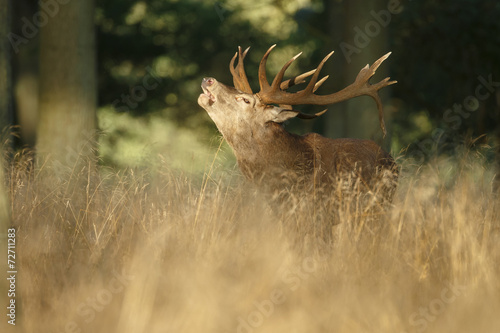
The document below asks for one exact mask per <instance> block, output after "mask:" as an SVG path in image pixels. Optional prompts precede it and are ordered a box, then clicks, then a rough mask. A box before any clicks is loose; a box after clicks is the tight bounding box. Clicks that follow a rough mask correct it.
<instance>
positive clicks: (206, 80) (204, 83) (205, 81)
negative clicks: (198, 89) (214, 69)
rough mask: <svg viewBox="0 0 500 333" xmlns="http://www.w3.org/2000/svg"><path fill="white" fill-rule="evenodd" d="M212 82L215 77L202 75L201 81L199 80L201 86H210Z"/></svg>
mask: <svg viewBox="0 0 500 333" xmlns="http://www.w3.org/2000/svg"><path fill="white" fill-rule="evenodd" d="M214 83H215V79H214V78H213V77H204V78H203V81H202V82H201V84H202V86H205V87H210V86H211V85H212V84H214Z"/></svg>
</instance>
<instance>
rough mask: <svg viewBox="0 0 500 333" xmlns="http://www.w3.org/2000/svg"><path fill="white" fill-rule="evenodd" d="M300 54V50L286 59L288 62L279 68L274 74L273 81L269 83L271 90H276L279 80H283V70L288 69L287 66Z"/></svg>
mask: <svg viewBox="0 0 500 333" xmlns="http://www.w3.org/2000/svg"><path fill="white" fill-rule="evenodd" d="M301 54H302V52H300V53H299V54H297V55H296V56H295V57H293V58H292V59H290V60H288V62H287V63H286V64H285V65H284V66H283V67H282V68H281V70H280V71H279V72H278V74H276V76H275V77H274V80H273V83H272V84H271V90H278V89H279V88H280V86H281V81H283V76H284V75H285V71H286V70H287V69H288V67H290V65H291V64H292V62H294V61H295V60H296V59H297V58H298V57H300V55H301Z"/></svg>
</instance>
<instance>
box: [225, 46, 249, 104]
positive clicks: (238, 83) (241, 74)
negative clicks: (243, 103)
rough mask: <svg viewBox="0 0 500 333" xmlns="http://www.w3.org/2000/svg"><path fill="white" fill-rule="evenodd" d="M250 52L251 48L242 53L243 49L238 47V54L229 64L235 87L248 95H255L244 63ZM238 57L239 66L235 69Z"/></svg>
mask: <svg viewBox="0 0 500 333" xmlns="http://www.w3.org/2000/svg"><path fill="white" fill-rule="evenodd" d="M249 50H250V47H247V48H246V50H245V51H244V52H243V53H242V52H241V47H240V46H238V52H236V53H235V54H234V56H233V58H232V59H231V62H230V63H229V70H230V71H231V74H232V75H233V83H234V87H235V88H236V89H239V90H241V91H243V92H246V93H247V94H253V91H252V88H251V87H250V83H248V78H247V75H246V73H245V67H244V63H243V61H244V59H245V56H246V55H247V53H248V51H249ZM236 57H238V65H236V68H235V67H234V61H235V60H236Z"/></svg>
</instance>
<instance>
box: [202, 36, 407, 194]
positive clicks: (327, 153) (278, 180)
mask: <svg viewBox="0 0 500 333" xmlns="http://www.w3.org/2000/svg"><path fill="white" fill-rule="evenodd" d="M274 47H275V45H273V46H271V47H270V48H269V50H267V52H266V53H265V54H264V56H263V58H262V60H261V62H260V65H259V73H258V74H259V84H260V91H259V92H258V93H256V94H254V93H253V92H252V89H251V88H250V84H249V82H248V79H247V76H246V74H245V69H244V65H243V61H244V59H245V56H246V54H247V52H248V50H249V48H247V49H246V50H245V51H244V52H242V50H241V48H238V52H237V53H236V54H235V55H234V57H233V58H232V60H231V62H230V66H229V69H230V71H231V74H232V76H233V82H234V88H233V87H230V86H226V85H224V84H222V83H220V82H219V81H217V80H216V79H214V78H204V79H203V81H202V84H201V87H202V89H203V93H202V94H201V95H200V97H199V98H198V104H199V105H200V106H201V107H203V108H204V109H205V110H206V111H207V112H208V114H209V116H210V117H211V118H212V120H213V121H214V122H215V125H216V126H217V128H218V129H219V131H220V132H221V133H222V135H223V136H224V138H225V139H226V140H227V142H228V143H229V145H230V146H231V147H232V149H233V151H234V154H235V155H236V159H237V161H238V166H239V167H240V169H241V171H242V173H243V174H244V175H245V176H246V178H247V179H249V180H251V181H252V182H254V183H257V184H258V185H263V186H265V187H268V188H270V189H271V190H272V191H278V192H282V191H289V190H290V188H291V187H295V188H298V189H299V190H301V191H303V190H305V189H313V188H314V189H318V188H322V189H323V193H332V192H331V191H333V190H334V189H338V188H339V187H338V186H336V185H339V184H340V185H341V187H342V188H345V187H346V186H349V184H350V185H353V184H356V183H357V184H358V185H360V186H361V187H362V188H364V189H365V191H364V192H368V191H371V190H372V189H373V188H375V186H376V185H377V184H379V183H380V181H381V180H384V182H385V183H386V185H385V187H386V188H385V190H384V193H386V194H384V197H385V199H389V200H391V197H392V193H393V192H394V189H395V186H396V181H397V177H398V176H397V174H398V171H397V167H396V164H395V162H394V160H393V158H392V157H391V156H390V155H389V154H388V153H386V152H385V151H383V150H382V148H381V147H380V146H378V145H377V144H376V143H375V142H373V141H370V140H360V139H335V140H334V139H329V138H325V137H323V136H321V135H319V134H316V133H310V134H306V135H304V136H299V135H295V134H291V133H289V132H287V131H286V130H285V129H284V128H283V125H282V124H283V122H284V121H286V120H288V119H291V118H293V117H298V118H302V119H311V118H315V117H317V116H320V115H321V114H323V113H324V112H325V111H326V110H324V111H322V112H319V113H316V114H314V115H308V114H304V113H301V112H299V111H295V110H293V109H292V105H299V104H300V105H305V104H314V105H327V104H333V103H338V102H341V101H345V100H347V99H350V98H353V97H357V96H361V95H368V96H371V97H372V98H373V99H374V100H375V102H376V104H377V107H378V111H379V118H380V127H381V128H382V131H383V132H384V135H385V126H384V121H383V110H382V102H381V101H380V97H379V95H378V90H379V89H381V88H383V87H386V86H388V85H391V84H394V83H396V81H389V80H390V78H385V79H384V80H382V81H381V82H379V83H376V84H370V83H368V80H369V79H370V78H371V77H372V76H373V74H375V71H376V70H377V68H378V67H379V66H380V64H381V63H382V62H383V61H384V60H385V59H387V57H389V55H390V53H388V54H386V55H384V56H383V57H381V58H380V59H378V60H377V61H376V62H375V63H374V64H373V65H372V66H368V65H366V67H364V68H363V69H361V71H360V72H359V74H358V76H357V77H356V79H355V81H354V83H352V84H351V85H349V86H348V87H346V88H344V89H342V90H341V91H339V92H336V93H333V94H329V95H315V94H314V92H315V91H316V89H317V88H318V87H319V86H320V85H321V84H322V83H323V82H324V81H325V80H326V79H327V77H328V76H326V77H324V78H322V79H321V80H319V81H318V77H319V73H320V70H321V68H322V67H323V65H324V63H325V62H326V60H327V59H328V58H329V57H330V56H331V55H332V53H333V52H332V53H330V54H328V55H327V56H326V57H325V58H324V59H323V60H322V61H321V63H320V64H319V66H318V67H317V69H315V70H312V71H310V72H307V73H304V74H301V75H299V76H296V77H294V78H291V79H289V80H286V81H283V76H284V74H285V71H286V69H287V68H288V67H289V66H290V64H291V63H292V62H293V61H294V60H295V59H297V58H298V57H299V56H300V54H301V53H299V54H298V55H297V56H295V57H293V58H292V59H290V61H288V62H287V63H286V64H285V65H284V66H283V68H282V69H281V70H280V71H279V73H278V74H277V75H276V77H275V78H274V80H273V82H272V83H271V84H269V82H268V81H267V77H266V61H267V58H268V56H269V54H270V52H271V51H272V49H273V48H274ZM237 57H238V64H237V65H236V67H235V66H234V62H235V60H236V58H237ZM311 75H312V77H311V79H310V81H309V83H308V84H307V86H306V87H305V88H304V89H303V90H300V91H298V92H294V93H293V92H288V91H287V89H288V88H290V87H291V86H293V85H296V84H299V83H303V82H304V79H305V78H306V77H309V76H311ZM346 184H347V185H346ZM325 189H326V191H325ZM387 193H390V194H388V195H387Z"/></svg>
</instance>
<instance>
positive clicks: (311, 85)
mask: <svg viewBox="0 0 500 333" xmlns="http://www.w3.org/2000/svg"><path fill="white" fill-rule="evenodd" d="M333 52H334V51H332V52H330V53H328V54H327V55H326V57H324V58H323V60H321V62H320V63H319V65H318V67H317V68H316V72H315V73H314V74H313V76H312V77H311V81H309V83H308V84H307V87H306V88H305V89H304V90H302V91H299V92H298V93H299V94H304V95H305V94H311V93H312V92H313V89H314V87H315V85H316V80H318V76H319V72H320V71H321V69H322V68H323V65H324V64H325V62H326V61H327V60H328V58H330V57H331V56H332V54H333ZM323 82H324V81H323ZM323 82H321V83H323ZM320 85H321V84H320ZM318 88H319V86H318Z"/></svg>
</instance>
